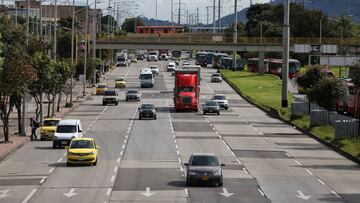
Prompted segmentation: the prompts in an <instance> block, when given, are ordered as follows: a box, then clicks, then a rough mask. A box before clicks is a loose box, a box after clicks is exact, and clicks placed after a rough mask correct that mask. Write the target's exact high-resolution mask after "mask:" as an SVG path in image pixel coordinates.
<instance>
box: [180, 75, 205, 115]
mask: <svg viewBox="0 0 360 203" xmlns="http://www.w3.org/2000/svg"><path fill="white" fill-rule="evenodd" d="M199 86H200V68H186V69H178V70H175V87H174V106H175V111H176V112H178V111H180V110H193V111H195V112H198V110H199V109H198V107H199V95H200V87H199Z"/></svg>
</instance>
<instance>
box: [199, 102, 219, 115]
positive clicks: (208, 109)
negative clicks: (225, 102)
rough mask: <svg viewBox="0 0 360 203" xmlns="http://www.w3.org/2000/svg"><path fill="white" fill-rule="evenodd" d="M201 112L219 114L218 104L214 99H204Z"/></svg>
mask: <svg viewBox="0 0 360 203" xmlns="http://www.w3.org/2000/svg"><path fill="white" fill-rule="evenodd" d="M203 113H204V115H206V114H207V113H216V114H217V115H220V106H219V104H218V103H217V102H216V101H211V100H210V101H206V102H205V104H203Z"/></svg>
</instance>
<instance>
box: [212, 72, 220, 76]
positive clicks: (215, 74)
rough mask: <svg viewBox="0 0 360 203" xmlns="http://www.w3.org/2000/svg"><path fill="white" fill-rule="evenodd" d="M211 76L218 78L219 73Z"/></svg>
mask: <svg viewBox="0 0 360 203" xmlns="http://www.w3.org/2000/svg"><path fill="white" fill-rule="evenodd" d="M212 76H213V77H219V76H220V74H219V73H214V74H213V75H212Z"/></svg>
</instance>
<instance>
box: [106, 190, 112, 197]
mask: <svg viewBox="0 0 360 203" xmlns="http://www.w3.org/2000/svg"><path fill="white" fill-rule="evenodd" d="M111 190H112V189H111V188H108V189H107V191H106V196H110V194H111Z"/></svg>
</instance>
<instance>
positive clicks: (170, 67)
mask: <svg viewBox="0 0 360 203" xmlns="http://www.w3.org/2000/svg"><path fill="white" fill-rule="evenodd" d="M166 70H167V72H173V71H175V70H176V64H175V62H170V63H169V64H168V66H167V69H166Z"/></svg>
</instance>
